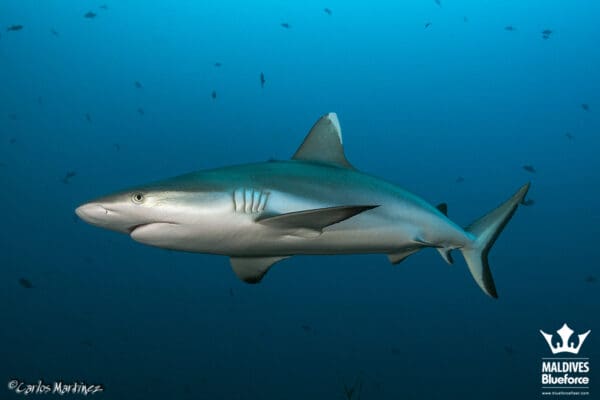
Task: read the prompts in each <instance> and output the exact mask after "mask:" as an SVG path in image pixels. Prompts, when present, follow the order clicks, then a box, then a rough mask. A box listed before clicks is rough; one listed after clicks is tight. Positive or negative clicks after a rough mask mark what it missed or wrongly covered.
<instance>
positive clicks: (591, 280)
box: [585, 275, 598, 283]
mask: <svg viewBox="0 0 600 400" xmlns="http://www.w3.org/2000/svg"><path fill="white" fill-rule="evenodd" d="M585 281H586V282H587V283H596V282H597V281H598V280H597V279H596V277H595V276H594V275H588V276H586V277H585Z"/></svg>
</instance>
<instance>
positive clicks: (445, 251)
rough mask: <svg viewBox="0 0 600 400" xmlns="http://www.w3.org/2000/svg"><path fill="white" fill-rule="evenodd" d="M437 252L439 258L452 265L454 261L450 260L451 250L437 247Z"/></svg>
mask: <svg viewBox="0 0 600 400" xmlns="http://www.w3.org/2000/svg"><path fill="white" fill-rule="evenodd" d="M437 251H439V252H440V256H442V258H443V259H444V261H446V262H447V263H448V264H450V265H452V264H454V259H453V258H452V254H451V253H450V252H451V251H452V249H449V248H447V247H438V249H437Z"/></svg>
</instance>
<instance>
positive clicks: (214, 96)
mask: <svg viewBox="0 0 600 400" xmlns="http://www.w3.org/2000/svg"><path fill="white" fill-rule="evenodd" d="M210 97H212V99H213V100H216V99H217V91H216V90H213V91H212V93H211V94H210Z"/></svg>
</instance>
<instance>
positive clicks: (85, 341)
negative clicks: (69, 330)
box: [79, 339, 94, 347]
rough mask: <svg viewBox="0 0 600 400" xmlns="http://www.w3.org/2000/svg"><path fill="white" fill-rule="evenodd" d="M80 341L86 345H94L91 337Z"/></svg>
mask: <svg viewBox="0 0 600 400" xmlns="http://www.w3.org/2000/svg"><path fill="white" fill-rule="evenodd" d="M79 343H80V344H82V345H83V346H86V347H94V343H93V342H92V341H91V340H89V339H84V340H82V341H81V342H79Z"/></svg>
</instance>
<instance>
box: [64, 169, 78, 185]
mask: <svg viewBox="0 0 600 400" xmlns="http://www.w3.org/2000/svg"><path fill="white" fill-rule="evenodd" d="M75 175H77V172H75V171H69V172H67V173H66V174H65V176H64V177H63V178H62V179H61V181H62V183H64V184H65V185H66V184H68V183H69V180H70V179H71V178H73V177H74V176H75Z"/></svg>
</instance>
